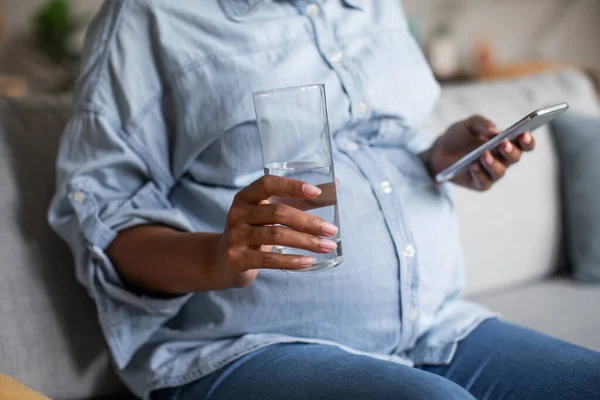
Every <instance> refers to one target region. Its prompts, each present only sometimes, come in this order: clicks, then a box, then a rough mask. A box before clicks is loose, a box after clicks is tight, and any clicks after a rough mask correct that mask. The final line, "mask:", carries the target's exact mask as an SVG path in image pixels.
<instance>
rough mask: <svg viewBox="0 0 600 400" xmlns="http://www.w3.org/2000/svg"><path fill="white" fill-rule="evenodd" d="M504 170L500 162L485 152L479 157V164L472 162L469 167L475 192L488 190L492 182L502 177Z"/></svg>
mask: <svg viewBox="0 0 600 400" xmlns="http://www.w3.org/2000/svg"><path fill="white" fill-rule="evenodd" d="M506 168H507V166H506V165H505V164H504V163H503V162H502V161H500V160H498V159H497V158H496V157H494V156H492V154H491V153H490V152H489V151H486V152H485V153H484V154H483V156H481V159H480V162H474V163H473V164H471V165H470V167H469V170H470V173H471V178H472V180H473V185H474V186H475V188H476V189H477V190H481V191H483V190H488V189H489V188H490V187H491V186H492V185H493V184H494V182H496V181H497V180H499V179H501V178H502V177H503V176H504V174H505V173H506Z"/></svg>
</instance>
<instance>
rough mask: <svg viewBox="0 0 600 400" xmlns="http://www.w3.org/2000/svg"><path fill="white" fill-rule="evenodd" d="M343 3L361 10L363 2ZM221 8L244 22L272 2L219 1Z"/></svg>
mask: <svg viewBox="0 0 600 400" xmlns="http://www.w3.org/2000/svg"><path fill="white" fill-rule="evenodd" d="M343 1H344V3H345V4H346V5H347V6H349V7H353V8H357V9H362V3H363V1H364V0H343ZM220 2H221V7H222V8H223V11H224V12H225V14H227V16H229V17H230V18H232V19H234V20H236V21H244V20H247V19H250V18H251V17H252V15H253V14H254V13H255V12H256V11H258V9H260V8H261V6H265V5H267V4H269V3H272V2H273V0H220Z"/></svg>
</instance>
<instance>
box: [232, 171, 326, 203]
mask: <svg viewBox="0 0 600 400" xmlns="http://www.w3.org/2000/svg"><path fill="white" fill-rule="evenodd" d="M321 192H322V190H321V189H319V188H318V187H316V186H313V185H309V184H308V183H305V182H302V181H299V180H297V179H290V178H284V177H281V176H272V175H269V176H263V177H262V178H260V179H258V180H256V181H254V182H253V183H251V184H250V185H248V186H246V187H245V188H244V189H242V190H241V191H240V192H238V194H237V195H236V198H238V199H242V200H244V201H246V202H248V203H259V202H260V201H262V200H266V199H268V198H269V197H296V198H306V199H311V198H314V197H317V196H318V195H320V194H321Z"/></svg>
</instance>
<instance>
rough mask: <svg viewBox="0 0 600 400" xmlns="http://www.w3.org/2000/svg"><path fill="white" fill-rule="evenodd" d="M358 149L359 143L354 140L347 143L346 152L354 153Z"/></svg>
mask: <svg viewBox="0 0 600 400" xmlns="http://www.w3.org/2000/svg"><path fill="white" fill-rule="evenodd" d="M356 149H358V143H356V142H354V141H352V140H350V141H348V143H346V150H349V151H354V150H356Z"/></svg>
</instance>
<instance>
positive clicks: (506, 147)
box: [503, 142, 513, 153]
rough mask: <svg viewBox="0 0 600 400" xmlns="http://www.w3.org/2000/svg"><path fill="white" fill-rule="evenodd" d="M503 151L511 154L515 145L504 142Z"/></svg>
mask: <svg viewBox="0 0 600 400" xmlns="http://www.w3.org/2000/svg"><path fill="white" fill-rule="evenodd" d="M503 150H504V152H505V153H510V152H512V151H513V145H512V144H510V142H504V146H503Z"/></svg>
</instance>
